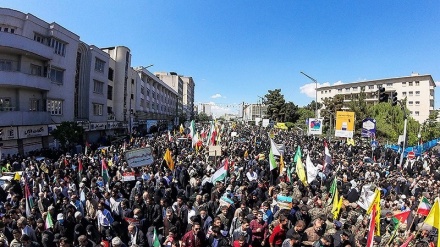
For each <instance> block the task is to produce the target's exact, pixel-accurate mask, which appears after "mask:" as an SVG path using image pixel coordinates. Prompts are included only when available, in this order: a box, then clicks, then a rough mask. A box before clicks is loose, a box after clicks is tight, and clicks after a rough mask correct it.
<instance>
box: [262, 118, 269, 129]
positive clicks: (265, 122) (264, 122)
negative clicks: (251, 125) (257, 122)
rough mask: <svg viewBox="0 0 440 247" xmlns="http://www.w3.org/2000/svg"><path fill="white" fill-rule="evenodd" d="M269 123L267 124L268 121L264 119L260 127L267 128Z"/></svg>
mask: <svg viewBox="0 0 440 247" xmlns="http://www.w3.org/2000/svg"><path fill="white" fill-rule="evenodd" d="M269 123H270V122H269V119H267V118H264V119H263V124H262V126H263V127H265V128H266V127H267V126H269Z"/></svg>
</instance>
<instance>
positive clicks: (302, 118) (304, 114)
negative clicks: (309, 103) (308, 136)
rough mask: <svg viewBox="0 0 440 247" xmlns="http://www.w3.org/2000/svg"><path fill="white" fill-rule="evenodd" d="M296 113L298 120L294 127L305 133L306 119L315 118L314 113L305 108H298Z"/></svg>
mask: <svg viewBox="0 0 440 247" xmlns="http://www.w3.org/2000/svg"><path fill="white" fill-rule="evenodd" d="M297 113H298V120H297V121H296V122H295V126H296V127H299V128H301V129H303V130H304V131H307V128H308V126H307V124H306V120H307V119H308V118H313V117H315V111H314V110H310V109H308V108H307V107H300V108H298V111H297Z"/></svg>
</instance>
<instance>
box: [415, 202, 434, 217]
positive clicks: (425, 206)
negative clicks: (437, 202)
mask: <svg viewBox="0 0 440 247" xmlns="http://www.w3.org/2000/svg"><path fill="white" fill-rule="evenodd" d="M431 207H432V205H431V204H430V203H429V201H428V199H426V198H425V197H422V200H421V201H420V204H419V208H418V209H417V213H418V214H421V215H423V216H428V214H429V211H430V210H431Z"/></svg>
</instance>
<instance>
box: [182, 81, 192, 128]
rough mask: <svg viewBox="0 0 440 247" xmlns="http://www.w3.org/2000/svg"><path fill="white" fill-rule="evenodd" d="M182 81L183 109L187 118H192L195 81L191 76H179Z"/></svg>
mask: <svg viewBox="0 0 440 247" xmlns="http://www.w3.org/2000/svg"><path fill="white" fill-rule="evenodd" d="M180 77H181V78H182V81H183V97H182V104H183V111H184V112H185V113H186V116H187V117H188V118H189V119H194V88H195V83H194V80H193V78H192V77H189V76H180Z"/></svg>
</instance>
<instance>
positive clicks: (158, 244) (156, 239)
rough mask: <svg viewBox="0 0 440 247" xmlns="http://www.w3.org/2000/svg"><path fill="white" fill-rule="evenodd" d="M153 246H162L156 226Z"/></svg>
mask: <svg viewBox="0 0 440 247" xmlns="http://www.w3.org/2000/svg"><path fill="white" fill-rule="evenodd" d="M153 247H160V242H159V237H158V236H157V232H156V228H154V235H153Z"/></svg>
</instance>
